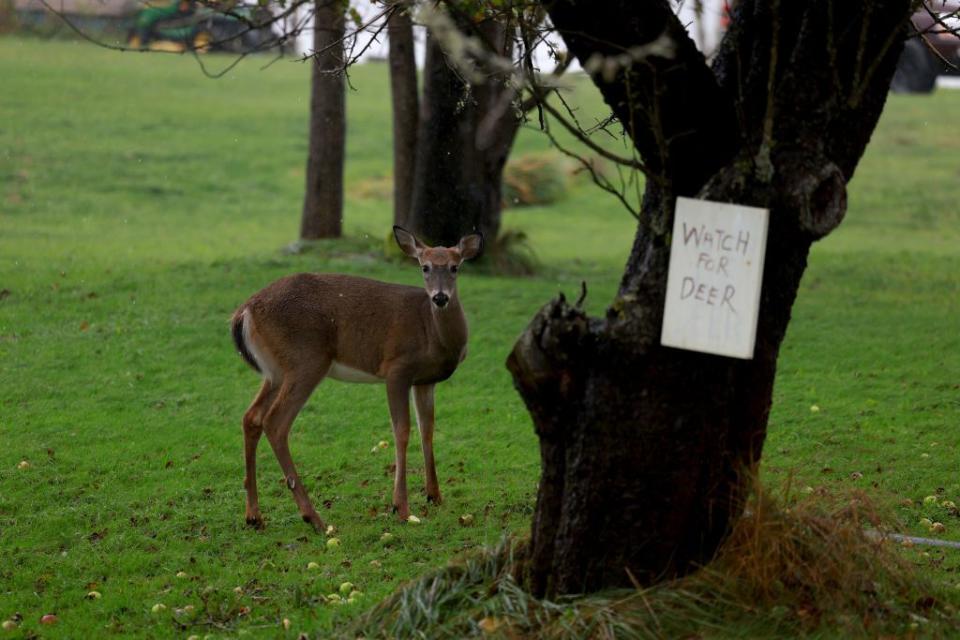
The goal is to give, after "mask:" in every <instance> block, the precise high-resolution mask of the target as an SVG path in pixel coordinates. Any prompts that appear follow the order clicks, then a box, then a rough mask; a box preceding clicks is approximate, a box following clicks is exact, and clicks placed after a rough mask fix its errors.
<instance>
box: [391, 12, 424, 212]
mask: <svg viewBox="0 0 960 640" xmlns="http://www.w3.org/2000/svg"><path fill="white" fill-rule="evenodd" d="M387 37H388V38H389V41H390V91H391V95H392V97H393V223H394V224H396V225H400V226H406V225H407V218H408V217H409V216H410V209H411V203H412V201H413V168H414V161H415V159H416V153H417V126H418V117H419V109H418V99H417V65H416V62H415V60H414V51H413V46H414V40H413V22H412V21H411V20H410V14H409V13H408V12H407V11H406V9H403V8H401V9H397V10H396V11H394V12H393V14H392V15H391V16H390V21H389V23H388V24H387Z"/></svg>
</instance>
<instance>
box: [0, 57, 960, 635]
mask: <svg viewBox="0 0 960 640" xmlns="http://www.w3.org/2000/svg"><path fill="white" fill-rule="evenodd" d="M207 61H208V63H209V64H211V65H212V66H214V67H216V66H217V65H220V64H225V63H226V60H225V59H222V58H218V57H213V56H211V57H210V58H208V59H207ZM265 62H266V60H256V59H253V60H247V61H245V62H244V63H243V64H241V65H240V66H239V67H238V68H237V69H235V70H234V71H233V72H231V73H230V74H228V75H227V76H225V77H224V78H222V79H220V80H209V79H207V78H205V77H204V76H203V75H202V74H201V73H200V71H199V69H198V68H197V66H196V63H195V62H194V61H193V60H191V59H190V58H187V57H180V56H168V55H162V54H156V55H138V54H129V53H128V54H119V53H115V52H108V51H104V50H99V49H95V48H92V47H90V46H88V45H82V44H78V43H69V42H41V41H29V40H18V39H0V78H3V89H2V91H0V292H2V293H0V558H2V559H3V562H2V565H0V618H2V619H6V618H9V617H10V616H12V615H14V614H15V613H16V612H19V613H21V614H22V616H23V618H24V621H23V623H22V625H21V627H20V630H19V631H17V632H14V633H13V634H9V635H11V637H18V635H19V636H23V637H28V636H30V635H32V634H39V635H42V636H43V637H99V636H103V635H111V634H113V635H135V636H140V637H187V636H189V635H194V634H195V635H199V636H201V637H202V636H204V635H206V634H213V635H214V636H217V637H220V636H230V637H234V636H237V635H239V634H241V633H244V634H245V633H249V634H251V635H256V636H264V637H291V638H294V637H297V634H298V633H299V632H301V631H308V632H310V634H311V637H325V633H326V630H329V629H330V628H331V626H332V625H334V624H337V623H338V622H340V621H343V620H345V619H347V618H350V617H352V616H354V615H356V614H357V613H358V612H359V611H361V610H362V609H364V608H366V606H368V605H372V604H373V603H374V602H376V601H377V600H379V599H380V598H382V597H383V596H385V595H387V594H388V593H390V592H391V591H392V590H393V589H394V588H395V587H396V586H397V585H398V584H400V583H402V582H404V581H406V580H409V579H411V578H413V577H414V576H416V575H418V574H420V573H422V572H423V571H425V570H427V569H429V568H433V567H437V566H440V565H442V564H443V563H445V562H446V561H447V560H449V559H450V558H452V557H454V556H455V555H457V554H458V553H461V552H463V551H465V550H469V549H471V548H475V547H478V546H482V545H492V544H495V543H496V542H497V541H498V540H499V539H500V538H501V536H502V535H503V534H504V532H508V533H522V532H524V531H525V530H526V528H527V526H528V522H529V517H530V514H531V512H532V507H533V503H534V498H535V491H536V482H537V477H538V467H539V453H538V448H537V442H536V437H535V436H534V434H533V430H532V426H531V422H530V419H529V416H528V414H527V413H526V411H525V409H524V407H523V405H522V402H521V401H520V399H519V397H518V396H517V394H516V393H515V392H514V391H513V388H512V383H511V380H510V376H509V374H508V372H507V370H506V369H505V367H504V364H503V363H504V360H505V358H506V355H507V353H508V352H509V350H510V348H511V346H512V344H513V341H514V339H515V338H516V336H517V335H518V334H519V332H520V331H521V330H522V329H523V327H524V326H525V324H526V322H527V321H528V319H529V318H530V317H531V316H532V314H533V313H534V312H535V311H536V309H537V308H538V307H539V306H540V305H541V304H542V303H544V302H546V301H547V300H548V299H549V298H550V297H552V296H553V295H555V294H556V292H557V291H558V290H565V291H567V292H568V293H569V292H574V291H576V290H577V288H578V283H579V281H580V280H581V279H586V280H587V281H588V283H589V285H590V297H589V303H590V308H591V311H593V312H600V311H601V310H602V309H603V307H604V305H605V303H606V302H607V301H609V300H610V299H611V297H612V295H613V292H614V291H615V288H616V285H617V282H618V278H619V273H620V269H621V267H622V264H623V262H624V259H625V257H626V255H627V253H628V251H629V247H630V242H631V240H632V234H633V227H634V225H633V220H632V218H630V216H629V215H628V214H627V213H626V212H625V211H623V210H622V209H621V208H620V207H619V205H618V204H617V203H616V202H615V201H614V200H612V199H611V198H610V197H608V196H606V195H604V194H602V193H600V192H599V191H598V190H597V189H596V188H594V187H593V186H592V185H590V184H589V183H588V182H586V181H578V182H576V183H575V184H574V185H573V187H572V189H571V191H570V193H569V195H568V197H567V198H566V199H564V200H563V201H561V202H560V203H558V204H556V205H554V206H551V207H549V208H546V207H541V208H528V209H522V210H519V209H517V210H510V211H508V212H507V213H506V217H505V220H506V226H507V227H511V228H519V229H522V230H524V231H526V232H527V233H528V234H529V236H530V238H531V243H532V246H533V248H534V249H535V251H536V252H537V254H538V256H539V257H540V259H541V261H542V262H543V269H542V271H541V273H540V275H538V276H537V277H534V278H525V279H511V278H502V277H493V276H489V275H482V274H478V273H471V270H470V269H469V267H468V268H466V269H464V274H463V276H462V278H461V284H460V287H461V297H462V299H463V301H464V306H465V307H466V310H467V313H468V316H469V319H470V322H471V329H472V335H471V343H470V356H469V357H468V359H467V361H466V362H465V363H464V364H463V365H462V366H461V368H460V369H459V370H458V372H457V374H456V375H455V376H454V377H453V378H452V379H451V380H450V381H449V382H446V383H444V384H443V385H441V386H439V387H438V391H437V398H438V399H437V434H436V445H435V446H436V451H437V456H438V461H437V462H438V472H439V476H440V482H441V489H442V491H443V492H444V497H445V503H444V504H443V506H441V507H433V506H430V507H428V506H427V504H426V500H425V498H424V497H423V496H422V495H421V494H420V493H419V490H418V489H419V487H420V485H421V484H422V468H421V465H420V464H418V463H419V445H418V444H414V443H411V461H412V471H411V476H410V486H411V508H412V510H413V512H414V513H416V514H417V515H419V516H420V517H421V518H422V520H423V522H422V524H421V525H419V526H412V525H404V526H401V525H399V524H398V523H397V522H396V521H395V519H394V518H393V516H392V515H391V513H390V508H389V502H390V491H391V477H392V475H391V472H390V468H389V467H390V462H391V460H392V452H393V449H392V444H391V447H390V448H389V449H387V450H386V451H379V452H377V453H371V452H370V450H371V447H373V446H374V445H375V444H376V443H377V442H378V441H380V440H388V441H390V440H392V438H391V430H390V425H389V418H388V413H387V408H386V402H385V394H384V391H383V389H381V388H378V387H371V386H365V385H345V384H341V383H338V382H334V381H329V382H326V383H324V384H323V385H321V387H320V388H319V389H318V391H317V393H316V394H315V395H314V396H313V398H312V399H311V401H310V403H309V404H308V405H307V407H306V408H305V409H304V411H303V412H302V413H301V417H300V418H299V419H298V421H297V424H296V425H295V427H294V431H293V435H292V436H291V447H292V450H293V456H294V459H295V460H296V461H297V463H298V465H299V469H300V472H301V474H302V475H303V477H304V478H306V479H308V483H309V484H308V489H309V491H310V493H311V495H312V496H313V499H314V501H315V502H316V503H318V504H323V506H324V508H323V509H321V515H322V516H323V517H324V518H325V519H326V520H327V521H328V522H330V523H333V524H334V525H335V526H336V528H337V536H338V537H339V539H340V540H341V541H342V545H341V546H340V548H339V549H337V550H327V548H326V546H325V541H324V539H323V538H322V537H320V536H315V535H313V534H312V533H311V532H310V530H309V529H308V527H307V526H306V525H305V524H304V523H302V522H301V521H300V517H299V514H298V513H297V511H296V508H295V506H294V504H293V501H292V500H291V499H290V496H289V495H288V491H287V489H286V487H285V486H284V485H283V484H282V481H281V478H280V475H281V474H280V472H279V467H278V466H277V464H276V462H275V461H274V459H273V454H272V452H270V450H269V447H268V446H266V444H265V443H264V445H263V446H261V449H260V467H259V468H260V487H261V507H262V510H263V512H264V516H265V517H266V520H267V526H266V528H265V529H264V530H262V531H254V530H251V529H249V528H247V527H245V526H244V523H243V495H244V490H243V486H242V481H243V460H242V438H241V432H240V418H241V415H242V414H243V411H244V409H245V408H246V406H247V404H248V403H249V401H250V400H251V398H252V396H253V394H254V392H255V391H256V389H257V384H258V380H257V378H256V377H255V375H254V374H253V373H252V372H251V371H249V369H248V368H247V367H246V365H244V364H243V362H242V361H241V360H240V358H239V357H237V355H236V354H235V353H234V349H233V345H232V343H231V341H230V337H229V331H228V324H227V319H228V318H229V316H230V313H231V312H232V311H233V309H234V308H235V307H236V306H237V305H238V304H239V303H240V302H242V301H243V300H244V299H246V297H247V296H249V295H250V294H251V293H252V292H254V291H256V290H257V289H259V288H260V287H262V286H264V285H265V284H267V283H269V282H270V281H272V280H274V279H276V278H278V277H280V276H282V275H285V274H288V273H292V272H297V271H340V272H348V273H355V274H363V275H369V276H372V277H376V278H381V279H387V280H393V281H399V282H407V283H411V284H413V283H416V282H418V280H419V274H418V273H417V272H416V270H415V269H411V268H407V267H401V266H398V265H395V264H389V263H384V262H382V261H380V260H378V259H376V258H375V257H374V256H375V255H376V254H377V252H378V251H379V248H380V247H381V246H382V243H383V238H384V237H385V236H386V234H387V231H388V229H389V225H390V223H391V219H392V214H391V206H390V202H389V201H388V200H385V199H378V198H369V197H365V198H361V197H357V196H356V195H355V194H356V193H358V192H361V191H363V190H362V189H360V188H359V187H361V186H362V185H364V184H365V183H366V182H367V181H369V180H371V179H374V178H377V177H382V176H385V175H388V174H389V172H390V153H389V149H390V114H389V112H388V108H387V107H388V102H389V100H388V98H389V93H388V85H387V82H386V80H387V76H386V73H387V70H386V67H385V66H383V65H366V66H360V67H356V68H355V69H353V70H352V73H351V76H352V84H353V86H354V87H355V91H353V92H351V93H350V95H349V96H348V106H349V117H350V121H349V133H348V150H347V157H348V164H347V206H346V214H345V229H346V233H347V234H348V236H349V238H348V239H346V240H344V241H342V242H339V243H327V244H324V245H322V246H321V247H320V248H319V250H318V251H316V252H311V253H305V254H300V255H290V254H288V253H285V252H283V251H282V249H283V247H285V246H286V245H288V244H289V243H291V242H292V241H293V240H295V239H296V235H297V230H298V225H299V211H300V205H301V197H302V188H303V167H304V162H305V153H306V130H307V122H306V110H307V104H308V73H307V72H308V70H307V69H306V68H305V67H304V66H303V65H299V64H296V63H292V62H279V63H277V64H274V65H273V66H271V67H270V68H269V69H267V70H260V66H261V65H262V64H263V63H265ZM576 86H577V91H575V92H574V93H573V94H572V95H571V100H573V101H575V102H576V103H577V104H580V105H582V107H583V112H582V114H583V117H584V118H585V119H586V120H587V121H590V119H591V118H593V117H596V116H598V115H600V114H601V113H602V110H601V109H600V105H599V97H598V96H597V95H596V94H595V93H594V92H593V91H592V90H591V89H590V87H589V86H588V84H587V83H585V82H583V81H582V80H580V81H578V82H577V83H576ZM958 110H960V93H950V92H946V91H941V92H939V93H937V94H936V95H934V96H932V97H902V96H893V97H892V98H891V100H890V102H889V104H888V108H887V111H886V113H885V115H884V118H883V121H882V122H881V126H880V127H879V129H878V131H877V133H876V134H875V137H874V141H873V143H872V144H871V147H870V149H869V152H868V154H867V157H866V158H865V159H864V160H863V162H862V163H861V165H860V168H859V170H858V173H857V176H856V178H855V179H854V181H853V183H852V184H851V185H850V210H849V212H848V214H847V220H846V221H845V223H844V224H843V225H842V226H841V227H840V229H839V230H838V231H837V232H836V233H835V234H833V235H831V236H830V237H829V238H827V239H826V240H825V241H823V242H821V243H819V244H818V245H817V246H816V247H815V248H814V251H813V253H812V255H811V260H810V268H809V270H808V272H807V275H806V278H805V280H804V284H803V287H802V290H801V292H800V295H799V299H798V302H797V305H796V307H795V310H794V320H793V323H792V324H791V327H790V331H789V334H788V336H787V341H786V343H785V345H784V348H783V352H782V357H781V360H780V371H779V377H778V380H777V386H776V391H775V405H774V409H773V414H772V416H771V420H770V430H769V438H768V442H767V448H766V452H765V454H766V455H765V458H764V467H763V477H764V480H765V482H766V484H768V485H770V486H774V487H778V486H781V485H782V484H783V483H784V482H787V481H790V482H791V483H792V484H793V485H794V486H795V487H798V488H800V489H801V490H807V491H809V490H811V489H812V490H817V489H818V488H820V487H823V488H825V489H828V490H833V489H838V488H839V489H845V488H849V487H857V488H863V489H865V490H867V491H868V492H869V493H871V494H872V495H874V496H875V497H876V498H877V500H878V501H880V502H882V503H885V504H891V505H895V512H894V513H895V514H896V516H897V517H898V518H899V519H900V520H901V521H902V523H903V526H904V530H905V531H906V532H909V533H913V534H917V535H930V534H929V533H928V532H927V530H926V528H925V527H922V526H921V525H920V524H919V519H920V518H921V517H925V516H926V517H930V518H931V519H933V520H938V521H941V522H943V523H944V524H945V525H946V531H945V532H944V533H941V534H937V535H938V536H939V537H944V538H947V539H953V540H960V517H958V516H957V514H956V512H953V513H951V512H950V510H949V509H947V508H946V507H943V506H941V505H939V504H923V498H924V497H925V496H928V495H937V496H939V499H938V500H939V501H940V502H942V501H943V500H953V501H956V502H958V503H960V475H958V472H957V471H958V464H957V463H958V460H960V455H958V446H960V431H958V429H957V426H958V424H960V331H958V329H960V323H958V321H957V317H958V314H960V295H958V294H960V249H958V242H960V129H958V128H956V127H952V128H951V127H948V126H946V125H945V123H946V122H947V118H948V116H947V114H954V113H957V111H958ZM547 147H548V142H547V140H546V139H545V138H544V137H543V136H542V135H540V134H538V133H537V132H536V131H532V130H529V131H524V132H522V134H521V136H520V139H519V140H518V143H517V149H516V153H519V154H522V153H529V152H535V151H542V150H544V149H546V148H547ZM21 461H26V462H27V463H28V465H27V466H23V465H21V464H20V463H21ZM21 467H23V468H21ZM467 513H469V514H472V515H473V516H474V522H473V524H472V526H469V527H462V526H460V524H459V523H458V517H459V516H460V515H462V514H467ZM384 532H390V533H392V534H393V542H392V544H389V545H384V544H383V543H381V541H380V537H381V535H382V534H383V533H384ZM927 551H929V554H928V555H926V556H924V555H922V554H923V553H926V552H927ZM906 553H907V554H908V555H909V556H910V558H911V559H913V560H914V561H915V562H917V563H918V564H919V565H920V566H921V567H922V568H923V570H924V571H928V572H930V573H931V574H932V575H933V576H934V579H935V580H936V581H937V582H938V583H943V584H950V585H953V584H954V583H960V576H958V575H956V572H957V571H960V555H957V554H952V553H949V554H945V553H944V552H942V551H937V550H922V551H921V550H919V549H913V550H908V551H906ZM309 563H316V564H317V565H318V566H317V567H316V568H313V569H308V564H309ZM344 581H350V582H353V583H354V584H355V585H356V586H357V588H358V589H360V590H361V591H363V592H364V595H363V596H361V597H360V601H359V603H356V604H354V605H345V606H332V605H325V604H322V602H323V600H322V596H323V595H324V594H329V593H332V592H334V591H336V590H337V588H338V586H339V585H340V584H341V583H342V582H344ZM91 590H95V591H98V592H100V593H101V594H102V598H100V599H93V600H90V599H86V598H85V596H86V595H87V593H88V592H89V591H91ZM958 593H960V592H958ZM958 600H960V597H958ZM156 604H162V605H164V606H165V607H166V608H165V609H163V610H160V611H158V612H154V611H153V608H154V605H156ZM188 606H189V607H193V610H192V611H190V610H184V609H185V608H186V607H188ZM47 613H55V614H56V615H57V616H58V617H59V618H60V622H59V624H57V625H53V626H40V625H39V624H38V620H39V618H40V617H41V616H42V615H44V614H47ZM284 618H287V619H289V620H290V621H291V625H290V628H289V630H286V631H285V630H284V629H283V627H282V626H281V621H282V620H283V619H284Z"/></svg>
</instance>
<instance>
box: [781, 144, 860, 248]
mask: <svg viewBox="0 0 960 640" xmlns="http://www.w3.org/2000/svg"><path fill="white" fill-rule="evenodd" d="M792 182H793V184H792V185H791V188H790V189H789V191H788V192H787V197H788V198H789V204H790V205H791V208H793V209H795V210H796V211H797V222H798V224H799V225H800V229H801V230H802V231H804V232H806V233H807V234H809V235H810V236H812V237H813V239H814V240H819V239H820V238H822V237H824V236H826V235H827V234H828V233H830V232H831V231H833V230H834V229H836V228H837V226H838V225H839V224H840V223H841V222H842V221H843V216H844V215H845V214H846V213H847V181H846V179H845V178H844V176H843V172H842V171H841V170H840V167H838V166H837V165H835V164H834V163H833V162H830V161H829V160H823V161H822V163H819V166H817V167H815V168H814V169H813V170H812V171H808V172H804V173H800V174H799V175H797V176H796V177H795V178H794V179H793V180H792Z"/></svg>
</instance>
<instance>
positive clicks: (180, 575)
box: [177, 571, 187, 578]
mask: <svg viewBox="0 0 960 640" xmlns="http://www.w3.org/2000/svg"><path fill="white" fill-rule="evenodd" d="M177 577H178V578H186V577H187V572H186V571H177Z"/></svg>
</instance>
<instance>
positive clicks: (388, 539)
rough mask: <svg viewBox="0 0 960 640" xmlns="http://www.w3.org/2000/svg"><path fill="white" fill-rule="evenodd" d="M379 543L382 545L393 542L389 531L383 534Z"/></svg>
mask: <svg viewBox="0 0 960 640" xmlns="http://www.w3.org/2000/svg"><path fill="white" fill-rule="evenodd" d="M380 542H382V543H383V544H390V543H391V542H393V534H392V533H390V532H389V531H386V532H384V533H383V534H382V535H381V536H380Z"/></svg>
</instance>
